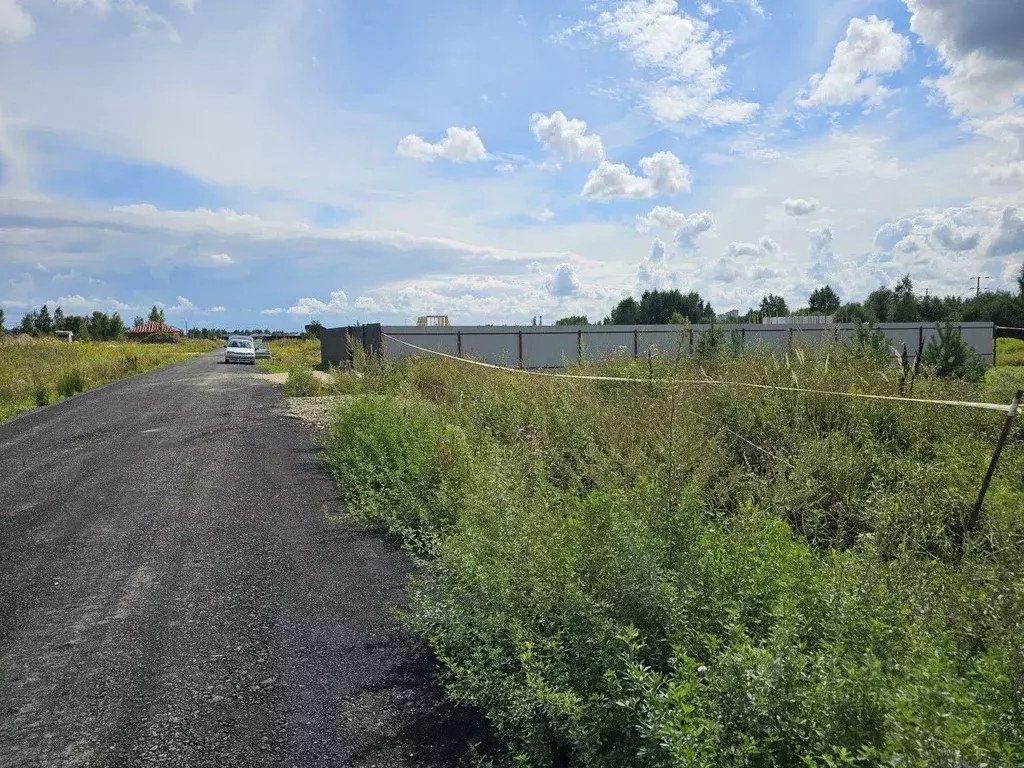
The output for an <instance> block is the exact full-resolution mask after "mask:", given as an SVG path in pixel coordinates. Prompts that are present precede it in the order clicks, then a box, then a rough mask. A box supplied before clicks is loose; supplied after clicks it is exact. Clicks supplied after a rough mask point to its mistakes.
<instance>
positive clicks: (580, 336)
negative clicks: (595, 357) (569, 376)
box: [576, 331, 583, 365]
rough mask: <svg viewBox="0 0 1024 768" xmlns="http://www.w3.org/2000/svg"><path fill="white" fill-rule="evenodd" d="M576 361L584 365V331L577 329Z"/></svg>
mask: <svg viewBox="0 0 1024 768" xmlns="http://www.w3.org/2000/svg"><path fill="white" fill-rule="evenodd" d="M576 362H577V364H579V365H583V331H576Z"/></svg>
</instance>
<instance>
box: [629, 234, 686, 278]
mask: <svg viewBox="0 0 1024 768" xmlns="http://www.w3.org/2000/svg"><path fill="white" fill-rule="evenodd" d="M667 262H668V249H667V248H666V247H665V242H664V241H663V240H662V239H661V238H655V239H654V240H652V241H651V249H650V251H649V252H648V253H647V256H646V257H645V258H644V260H643V261H642V262H640V266H639V267H638V268H637V273H636V276H637V281H638V282H639V284H640V288H641V289H651V290H659V291H660V290H666V289H668V288H671V287H672V286H673V285H674V284H675V282H676V275H675V274H674V273H673V272H672V271H671V270H670V269H668V267H667Z"/></svg>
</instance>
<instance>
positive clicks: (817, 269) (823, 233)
mask: <svg viewBox="0 0 1024 768" xmlns="http://www.w3.org/2000/svg"><path fill="white" fill-rule="evenodd" d="M807 234H808V235H809V236H810V239H811V269H810V273H809V274H810V276H811V277H813V278H814V279H815V280H828V278H829V275H830V274H831V272H832V269H833V267H834V266H835V261H836V256H835V252H834V251H833V250H832V242H833V240H834V239H835V235H834V233H833V232H832V229H831V228H829V227H823V228H822V229H811V230H808V232H807Z"/></svg>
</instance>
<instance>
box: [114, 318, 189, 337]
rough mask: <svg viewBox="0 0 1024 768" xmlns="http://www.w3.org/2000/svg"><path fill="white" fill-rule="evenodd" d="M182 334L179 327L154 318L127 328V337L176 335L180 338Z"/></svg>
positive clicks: (183, 333)
mask: <svg viewBox="0 0 1024 768" xmlns="http://www.w3.org/2000/svg"><path fill="white" fill-rule="evenodd" d="M184 335H185V332H184V331H183V330H181V328H175V327H174V326H173V325H168V324H167V323H160V322H157V321H156V320H147V321H146V322H144V323H139V324H138V325H136V326H135V327H133V328H130V329H129V330H128V338H129V339H144V338H145V337H147V336H176V337H179V338H180V337H182V336H184Z"/></svg>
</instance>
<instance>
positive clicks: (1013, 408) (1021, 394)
mask: <svg viewBox="0 0 1024 768" xmlns="http://www.w3.org/2000/svg"><path fill="white" fill-rule="evenodd" d="M1022 398H1024V390H1020V389H1018V390H1017V394H1016V395H1015V396H1014V398H1013V402H1012V403H1010V409H1009V411H1008V412H1007V414H1006V423H1005V424H1003V431H1002V433H1001V434H1000V435H999V441H998V442H997V443H996V449H995V451H994V452H993V453H992V460H991V461H990V462H989V463H988V471H987V472H986V473H985V479H984V480H982V481H981V490H980V491H979V492H978V500H977V501H975V502H974V509H973V510H971V516H970V518H968V520H967V525H965V526H964V532H963V535H962V536H961V537H960V551H961V552H962V551H963V548H964V541H965V540H966V538H967V536H968V534H970V533H971V531H973V530H974V529H975V527H976V526H977V525H978V520H979V519H980V518H981V505H982V504H984V503H985V494H987V493H988V486H989V484H990V483H991V482H992V476H993V475H994V474H995V473H996V465H997V464H999V456H1000V454H1001V453H1002V452H1003V446H1004V445H1005V444H1006V438H1008V437H1009V436H1010V429H1011V428H1012V427H1013V420H1014V419H1015V418H1016V416H1017V409H1018V408H1020V401H1021V399H1022Z"/></svg>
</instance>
